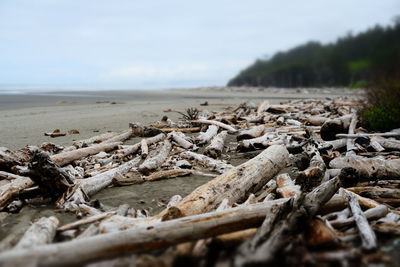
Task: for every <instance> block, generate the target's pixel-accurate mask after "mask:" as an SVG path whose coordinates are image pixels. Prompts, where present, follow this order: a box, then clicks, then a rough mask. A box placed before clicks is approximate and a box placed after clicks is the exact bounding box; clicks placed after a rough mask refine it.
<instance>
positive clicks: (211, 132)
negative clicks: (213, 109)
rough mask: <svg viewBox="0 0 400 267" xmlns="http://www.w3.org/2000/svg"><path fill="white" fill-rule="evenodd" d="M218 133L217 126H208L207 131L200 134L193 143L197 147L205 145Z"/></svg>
mask: <svg viewBox="0 0 400 267" xmlns="http://www.w3.org/2000/svg"><path fill="white" fill-rule="evenodd" d="M217 133H218V126H215V125H210V126H208V128H207V131H205V132H200V133H199V135H198V136H197V137H196V139H195V142H196V144H198V145H203V144H207V143H208V142H209V141H210V140H211V139H212V138H213V137H214V136H215V135H217Z"/></svg>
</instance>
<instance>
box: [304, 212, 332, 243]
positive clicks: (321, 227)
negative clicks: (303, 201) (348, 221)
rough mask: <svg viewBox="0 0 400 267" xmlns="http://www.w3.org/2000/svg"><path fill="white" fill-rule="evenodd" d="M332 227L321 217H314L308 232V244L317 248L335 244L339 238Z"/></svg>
mask: <svg viewBox="0 0 400 267" xmlns="http://www.w3.org/2000/svg"><path fill="white" fill-rule="evenodd" d="M331 228H332V227H328V225H327V222H326V221H324V220H322V219H321V218H318V217H317V218H315V219H312V220H311V222H310V225H309V227H308V229H307V233H306V240H307V244H308V245H309V246H312V247H317V248H321V247H323V246H331V245H333V244H335V243H336V242H337V240H338V238H337V235H336V233H335V231H334V230H333V229H331Z"/></svg>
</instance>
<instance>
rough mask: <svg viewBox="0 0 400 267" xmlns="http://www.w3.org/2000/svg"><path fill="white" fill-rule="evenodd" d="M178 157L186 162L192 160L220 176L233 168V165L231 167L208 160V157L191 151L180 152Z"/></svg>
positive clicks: (220, 162) (221, 162)
mask: <svg viewBox="0 0 400 267" xmlns="http://www.w3.org/2000/svg"><path fill="white" fill-rule="evenodd" d="M180 156H181V157H182V158H184V159H187V160H194V161H195V162H197V163H199V164H200V165H201V166H203V167H204V168H207V169H209V170H211V171H216V172H218V173H221V174H222V173H224V172H226V171H227V170H229V169H231V168H233V165H231V164H227V163H225V162H223V161H220V160H216V159H213V158H210V157H208V156H205V155H201V154H198V153H195V152H191V151H185V152H182V153H181V154H180Z"/></svg>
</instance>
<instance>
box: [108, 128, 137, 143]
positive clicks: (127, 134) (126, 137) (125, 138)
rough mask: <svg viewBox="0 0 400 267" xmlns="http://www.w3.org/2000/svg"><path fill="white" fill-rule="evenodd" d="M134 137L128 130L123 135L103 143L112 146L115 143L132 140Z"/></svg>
mask: <svg viewBox="0 0 400 267" xmlns="http://www.w3.org/2000/svg"><path fill="white" fill-rule="evenodd" d="M132 135H133V131H132V130H128V131H125V132H123V133H121V134H118V135H116V136H113V137H111V138H109V139H107V140H105V141H103V142H102V143H103V144H105V143H108V144H111V143H115V142H124V141H125V140H128V139H129V138H131V136H132Z"/></svg>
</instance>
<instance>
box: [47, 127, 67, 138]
mask: <svg viewBox="0 0 400 267" xmlns="http://www.w3.org/2000/svg"><path fill="white" fill-rule="evenodd" d="M44 135H45V136H50V137H51V138H54V137H60V136H66V135H67V134H66V133H62V132H61V131H60V129H55V130H54V131H52V132H51V133H44Z"/></svg>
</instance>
